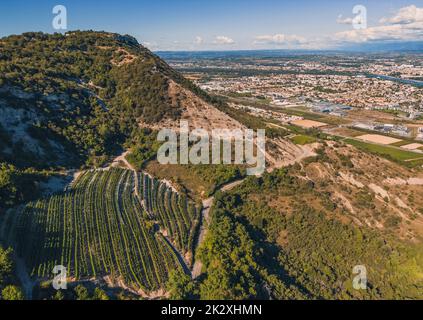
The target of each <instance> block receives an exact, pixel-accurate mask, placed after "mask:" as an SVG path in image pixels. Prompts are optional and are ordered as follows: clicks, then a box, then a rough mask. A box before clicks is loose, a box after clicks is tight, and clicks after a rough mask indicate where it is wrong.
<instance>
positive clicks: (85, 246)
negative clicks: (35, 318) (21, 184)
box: [7, 168, 200, 291]
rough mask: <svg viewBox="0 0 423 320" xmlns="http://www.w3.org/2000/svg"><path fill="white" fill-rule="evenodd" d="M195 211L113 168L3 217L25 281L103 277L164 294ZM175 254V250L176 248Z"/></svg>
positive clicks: (146, 180) (194, 223)
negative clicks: (56, 272)
mask: <svg viewBox="0 0 423 320" xmlns="http://www.w3.org/2000/svg"><path fill="white" fill-rule="evenodd" d="M199 212H200V210H199V209H197V208H195V206H194V205H193V204H192V203H190V202H188V200H187V199H186V198H185V197H183V196H180V195H179V194H177V193H175V192H173V191H172V190H171V189H169V188H168V187H167V186H166V185H165V184H163V183H161V182H160V181H158V180H155V179H153V178H150V177H148V176H145V175H143V174H135V173H134V172H133V171H129V170H123V169H117V168H112V169H109V170H97V171H87V172H85V173H83V174H82V175H80V176H79V177H78V179H77V181H75V183H74V184H73V185H72V186H71V187H70V188H69V190H67V191H66V192H64V193H61V194H57V195H53V196H51V197H49V198H46V199H42V200H39V201H36V202H32V203H29V204H28V205H27V206H26V207H25V208H24V209H23V210H22V211H21V212H20V213H18V214H16V215H15V216H14V217H12V218H9V219H8V221H7V223H8V226H9V229H8V230H9V234H8V241H9V242H10V243H14V244H15V245H16V249H17V253H18V255H19V256H21V257H23V258H24V260H25V262H26V265H27V267H28V269H29V272H30V275H31V276H34V277H38V278H42V279H48V278H52V276H53V274H52V270H53V268H54V266H55V265H63V266H65V267H67V269H68V276H69V277H70V278H73V279H91V278H99V277H104V276H110V277H111V278H112V279H113V280H115V281H122V282H124V283H125V285H127V286H130V287H133V288H139V289H142V290H144V291H154V290H157V289H159V288H162V287H163V284H164V283H165V282H166V281H167V279H168V274H169V272H170V271H171V270H174V269H175V268H184V269H186V266H185V265H184V262H183V259H182V258H181V254H186V253H187V252H190V250H192V243H193V237H194V235H195V232H196V230H195V229H196V228H197V227H198V224H199V221H200V217H199V215H200V214H199ZM175 247H176V249H178V251H179V252H178V251H177V250H176V249H175Z"/></svg>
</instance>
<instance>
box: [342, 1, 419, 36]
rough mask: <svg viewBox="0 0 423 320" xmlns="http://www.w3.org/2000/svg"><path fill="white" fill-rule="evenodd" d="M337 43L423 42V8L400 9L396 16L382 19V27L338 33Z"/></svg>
mask: <svg viewBox="0 0 423 320" xmlns="http://www.w3.org/2000/svg"><path fill="white" fill-rule="evenodd" d="M334 40H335V41H345V42H367V41H383V40H398V41H423V8H417V7H416V6H414V5H413V6H409V7H404V8H402V9H400V10H399V11H398V12H397V13H396V14H395V15H394V16H392V17H389V18H384V19H381V21H380V25H378V26H373V27H368V28H366V29H359V30H348V31H343V32H338V33H336V34H335V36H334Z"/></svg>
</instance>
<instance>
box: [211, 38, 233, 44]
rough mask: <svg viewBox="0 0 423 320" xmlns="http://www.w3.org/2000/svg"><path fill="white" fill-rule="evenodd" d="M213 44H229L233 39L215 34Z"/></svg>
mask: <svg viewBox="0 0 423 320" xmlns="http://www.w3.org/2000/svg"><path fill="white" fill-rule="evenodd" d="M213 43H214V44H222V45H229V44H234V43H235V41H234V40H233V39H231V38H229V37H226V36H217V37H216V39H215V40H214V41H213Z"/></svg>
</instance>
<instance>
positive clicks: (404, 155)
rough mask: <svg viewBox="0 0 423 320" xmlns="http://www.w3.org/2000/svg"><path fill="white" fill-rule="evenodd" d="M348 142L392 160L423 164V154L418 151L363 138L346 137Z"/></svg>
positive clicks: (407, 163) (417, 164)
mask: <svg viewBox="0 0 423 320" xmlns="http://www.w3.org/2000/svg"><path fill="white" fill-rule="evenodd" d="M344 141H345V142H346V143H348V144H350V145H353V146H355V147H357V148H359V149H361V150H363V151H367V152H370V153H373V154H376V155H379V156H382V157H385V158H388V159H390V160H394V161H397V162H399V163H401V164H403V165H406V166H409V167H415V166H419V165H423V155H422V154H418V153H416V152H412V151H407V150H402V149H400V148H398V147H391V146H383V145H380V144H374V143H368V142H365V141H361V140H355V139H345V140H344Z"/></svg>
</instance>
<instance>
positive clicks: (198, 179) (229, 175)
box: [145, 160, 245, 200]
mask: <svg viewBox="0 0 423 320" xmlns="http://www.w3.org/2000/svg"><path fill="white" fill-rule="evenodd" d="M145 170H146V172H148V173H150V174H151V175H153V176H155V177H157V178H159V179H167V180H171V181H172V182H174V183H176V184H177V185H178V186H180V187H182V188H183V189H184V191H185V192H187V193H188V194H189V196H190V197H191V198H192V199H194V200H200V199H202V198H206V197H209V196H210V195H212V194H213V193H214V192H215V191H216V189H218V188H219V187H220V186H222V185H223V184H225V183H228V182H230V181H232V180H235V179H238V178H241V177H244V176H245V168H244V166H240V165H180V164H175V165H171V164H167V165H162V164H160V163H158V162H157V161H156V160H153V161H150V162H148V163H147V164H146V166H145Z"/></svg>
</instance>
